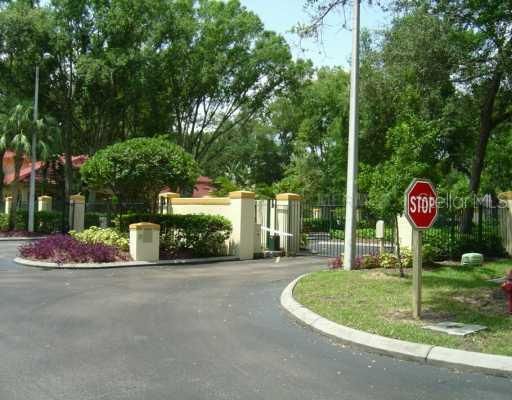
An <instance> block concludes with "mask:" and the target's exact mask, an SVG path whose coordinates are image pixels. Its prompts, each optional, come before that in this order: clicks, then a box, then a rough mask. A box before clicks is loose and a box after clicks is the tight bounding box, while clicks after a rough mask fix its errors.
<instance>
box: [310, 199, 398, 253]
mask: <svg viewBox="0 0 512 400" xmlns="http://www.w3.org/2000/svg"><path fill="white" fill-rule="evenodd" d="M379 219H382V218H379V216H377V215H375V214H374V213H373V212H371V210H370V209H369V208H368V207H367V206H366V204H365V203H364V202H363V203H362V204H361V205H360V206H359V207H358V210H357V229H356V255H357V256H364V255H374V254H378V253H379V250H380V246H381V240H380V239H377V238H376V237H375V235H376V232H375V226H376V224H377V221H378V220H379ZM384 231H385V232H384V247H385V249H386V250H388V251H393V249H394V242H395V241H394V238H395V221H394V220H393V219H390V220H385V228H384ZM302 232H303V236H304V237H303V239H302V242H303V246H304V247H305V248H306V249H308V250H309V251H311V252H312V253H313V254H318V255H322V256H329V257H336V256H339V255H342V254H343V252H344V246H345V206H344V205H340V204H329V203H307V202H306V203H304V204H303V205H302Z"/></svg>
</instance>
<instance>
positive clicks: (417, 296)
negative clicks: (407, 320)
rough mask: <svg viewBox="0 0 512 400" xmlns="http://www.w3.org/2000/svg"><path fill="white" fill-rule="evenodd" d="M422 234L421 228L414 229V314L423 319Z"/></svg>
mask: <svg viewBox="0 0 512 400" xmlns="http://www.w3.org/2000/svg"><path fill="white" fill-rule="evenodd" d="M422 234H423V232H422V231H421V230H419V229H413V230H412V256H413V260H412V314H413V317H414V318H417V319H421V285H422V282H421V270H422V266H423V261H422V256H421V247H422V244H421V242H422Z"/></svg>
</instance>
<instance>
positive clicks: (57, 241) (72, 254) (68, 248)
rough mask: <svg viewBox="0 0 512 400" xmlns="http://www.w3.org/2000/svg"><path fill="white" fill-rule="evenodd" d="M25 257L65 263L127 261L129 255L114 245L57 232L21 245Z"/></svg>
mask: <svg viewBox="0 0 512 400" xmlns="http://www.w3.org/2000/svg"><path fill="white" fill-rule="evenodd" d="M19 252H20V255H21V256H22V257H23V258H28V259H32V260H44V261H49V262H56V263H59V264H63V263H88V262H95V263H101V262H113V261H125V260H128V259H129V257H128V255H126V254H125V253H123V252H121V251H120V250H119V249H118V248H116V247H114V246H108V245H105V244H101V243H85V242H81V241H79V240H77V239H75V238H73V237H71V236H69V235H63V234H55V235H51V236H48V237H46V238H43V239H40V240H37V241H35V242H33V243H28V244H25V245H22V246H20V247H19Z"/></svg>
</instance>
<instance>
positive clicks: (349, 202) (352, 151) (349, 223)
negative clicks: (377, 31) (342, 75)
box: [343, 0, 360, 270]
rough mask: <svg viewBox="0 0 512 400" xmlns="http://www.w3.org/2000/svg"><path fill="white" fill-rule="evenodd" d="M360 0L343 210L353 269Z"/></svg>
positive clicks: (347, 262) (348, 265) (347, 258)
mask: <svg viewBox="0 0 512 400" xmlns="http://www.w3.org/2000/svg"><path fill="white" fill-rule="evenodd" d="M359 11H360V5H359V0H354V7H353V11H352V65H351V72H350V115H349V132H348V161H347V194H346V209H345V243H344V246H345V248H344V253H343V264H344V266H345V269H349V270H350V269H352V268H353V267H354V264H355V258H356V226H357V215H356V211H357V163H358V156H357V152H358V131H359V109H358V96H359V22H360V17H359Z"/></svg>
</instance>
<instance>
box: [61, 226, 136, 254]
mask: <svg viewBox="0 0 512 400" xmlns="http://www.w3.org/2000/svg"><path fill="white" fill-rule="evenodd" d="M69 234H70V235H71V236H73V237H74V238H76V239H78V240H80V241H81V242H85V243H100V244H106V245H108V246H114V247H117V248H118V249H120V250H123V251H128V248H129V242H128V235H126V234H122V233H120V232H119V231H117V230H116V229H113V228H98V227H97V226H91V227H90V228H88V229H86V230H84V231H82V232H75V231H69Z"/></svg>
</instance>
